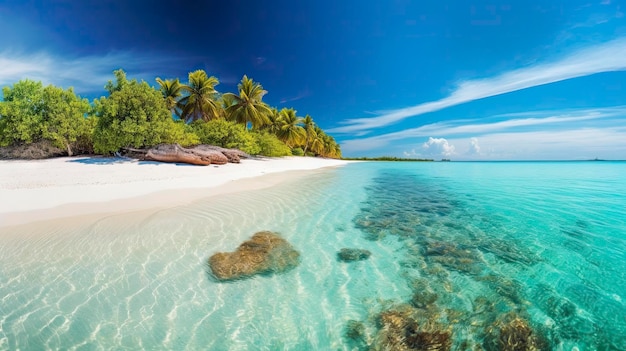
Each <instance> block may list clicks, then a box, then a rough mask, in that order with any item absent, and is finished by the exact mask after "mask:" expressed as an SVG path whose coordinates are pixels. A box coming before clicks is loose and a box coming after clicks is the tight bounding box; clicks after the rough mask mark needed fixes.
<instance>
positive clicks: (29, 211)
mask: <svg viewBox="0 0 626 351" xmlns="http://www.w3.org/2000/svg"><path fill="white" fill-rule="evenodd" d="M346 163H348V161H341V160H335V159H325V158H313V157H284V158H259V159H245V160H242V161H241V163H240V164H231V163H229V164H227V165H221V166H215V165H211V166H192V165H184V164H172V163H160V162H152V161H137V160H133V159H127V158H99V157H61V158H54V159H47V160H36V161H0V198H1V199H2V201H1V202H0V227H3V226H4V227H6V226H12V225H18V224H24V223H28V222H34V221H41V220H47V219H55V218H63V217H74V216H78V215H85V214H95V213H108V212H124V211H133V210H141V209H150V208H164V207H171V206H176V205H179V204H185V203H189V202H191V201H194V200H197V199H200V198H203V197H207V196H214V195H218V194H224V193H228V192H236V191H245V190H252V189H260V188H264V187H269V186H272V185H276V184H279V183H280V182H281V181H283V180H284V179H288V178H289V177H290V174H292V173H291V172H294V171H310V170H315V169H320V168H325V167H336V166H341V165H345V164H346ZM270 174H273V176H272V177H263V176H267V175H270Z"/></svg>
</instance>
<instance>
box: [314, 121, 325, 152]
mask: <svg viewBox="0 0 626 351" xmlns="http://www.w3.org/2000/svg"><path fill="white" fill-rule="evenodd" d="M313 132H314V134H313V135H312V136H311V151H313V152H314V153H315V154H317V155H321V154H323V153H324V139H323V137H324V135H326V134H325V133H324V131H323V130H322V129H321V128H320V127H318V126H314V127H313Z"/></svg>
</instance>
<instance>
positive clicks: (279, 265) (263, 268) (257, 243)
mask: <svg viewBox="0 0 626 351" xmlns="http://www.w3.org/2000/svg"><path fill="white" fill-rule="evenodd" d="M299 263H300V253H299V252H298V251H296V250H295V249H294V248H293V247H292V246H291V244H289V243H288V242H287V241H286V240H285V239H283V238H281V237H280V236H279V235H278V234H276V233H273V232H269V231H263V232H258V233H256V234H254V235H253V236H252V238H251V239H250V240H247V241H245V242H243V243H242V244H241V245H239V247H238V248H237V249H236V250H235V251H234V252H218V253H216V254H214V255H213V256H211V257H210V258H209V266H210V268H211V271H212V272H213V275H214V276H215V278H217V279H218V280H222V281H225V280H234V279H241V278H247V277H250V276H253V275H255V274H272V273H282V272H285V271H288V270H290V269H293V268H294V267H296V266H297V265H298V264H299Z"/></svg>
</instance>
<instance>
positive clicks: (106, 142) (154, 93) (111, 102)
mask: <svg viewBox="0 0 626 351" xmlns="http://www.w3.org/2000/svg"><path fill="white" fill-rule="evenodd" d="M119 72H120V71H116V76H117V78H118V82H117V85H116V86H111V87H110V89H109V91H110V92H111V95H110V96H109V97H107V98H101V99H100V102H99V103H98V104H96V105H98V108H99V110H100V114H101V116H100V118H99V120H98V125H97V126H96V130H95V132H94V136H93V141H94V150H95V151H96V152H98V153H103V154H112V153H114V152H116V151H118V150H120V149H121V148H123V147H133V148H146V147H151V146H154V145H157V144H161V143H181V144H193V143H194V142H197V139H195V138H194V136H193V135H192V134H191V133H189V132H186V131H185V127H184V125H181V124H179V123H177V122H174V120H173V119H172V116H171V113H170V111H169V110H168V109H167V107H166V105H165V100H164V99H163V96H162V95H161V93H160V92H159V91H158V90H156V89H154V88H152V87H151V86H150V85H148V83H146V82H141V83H140V82H137V81H136V80H134V79H133V80H132V81H126V78H125V75H124V74H123V72H122V74H119ZM107 86H108V85H107Z"/></svg>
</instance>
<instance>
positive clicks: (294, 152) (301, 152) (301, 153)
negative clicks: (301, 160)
mask: <svg viewBox="0 0 626 351" xmlns="http://www.w3.org/2000/svg"><path fill="white" fill-rule="evenodd" d="M291 154H292V155H294V156H304V150H302V148H299V147H296V148H293V149H292V150H291Z"/></svg>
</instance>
